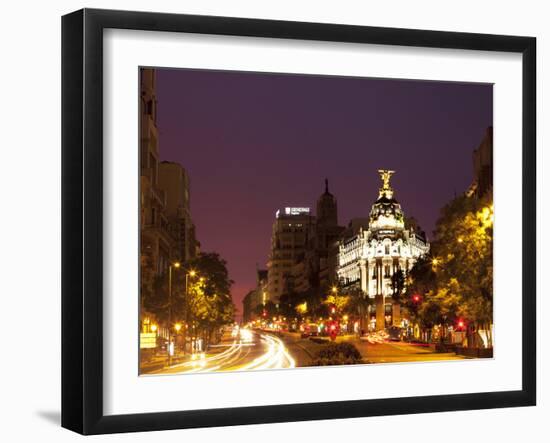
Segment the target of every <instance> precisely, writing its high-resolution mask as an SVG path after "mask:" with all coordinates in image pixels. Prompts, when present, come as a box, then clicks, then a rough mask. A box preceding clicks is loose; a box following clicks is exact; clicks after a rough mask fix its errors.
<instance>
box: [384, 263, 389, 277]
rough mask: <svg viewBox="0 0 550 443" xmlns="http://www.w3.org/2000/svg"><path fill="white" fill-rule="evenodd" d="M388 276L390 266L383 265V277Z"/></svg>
mask: <svg viewBox="0 0 550 443" xmlns="http://www.w3.org/2000/svg"><path fill="white" fill-rule="evenodd" d="M389 276H390V266H389V265H385V266H384V277H386V278H388V277H389Z"/></svg>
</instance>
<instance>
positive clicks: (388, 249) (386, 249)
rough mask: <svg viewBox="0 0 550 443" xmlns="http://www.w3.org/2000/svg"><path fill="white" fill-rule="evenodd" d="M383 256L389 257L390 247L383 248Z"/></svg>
mask: <svg viewBox="0 0 550 443" xmlns="http://www.w3.org/2000/svg"><path fill="white" fill-rule="evenodd" d="M385 254H386V255H390V246H389V245H386V247H385Z"/></svg>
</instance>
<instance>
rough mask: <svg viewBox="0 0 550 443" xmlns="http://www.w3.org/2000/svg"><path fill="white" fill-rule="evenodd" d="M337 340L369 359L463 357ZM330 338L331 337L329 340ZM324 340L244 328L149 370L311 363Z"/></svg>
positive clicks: (410, 347) (395, 345) (407, 346)
mask: <svg viewBox="0 0 550 443" xmlns="http://www.w3.org/2000/svg"><path fill="white" fill-rule="evenodd" d="M336 341H337V342H343V341H345V342H349V343H352V344H353V345H354V346H355V347H356V348H357V349H358V350H359V352H360V353H361V355H362V356H363V360H364V362H366V363H398V362H418V361H437V360H458V359H463V358H464V357H462V356H458V355H456V354H454V353H438V352H435V351H434V350H433V349H432V348H430V347H427V346H425V345H418V344H411V343H404V342H390V341H385V342H381V343H369V342H367V341H366V340H360V339H358V338H357V337H355V336H344V337H338V338H337V340H336ZM327 342H328V341H327ZM325 346H326V345H324V344H318V343H314V342H312V341H311V340H309V339H307V338H306V339H302V338H301V337H300V335H299V334H295V333H294V334H290V333H284V334H281V335H280V336H276V335H274V334H271V333H269V332H264V331H252V330H248V329H246V330H241V332H240V334H239V335H238V336H237V337H232V336H231V335H230V334H226V335H225V336H224V337H223V339H222V341H221V342H220V343H219V344H218V345H214V346H211V348H210V350H209V352H208V353H207V354H196V355H195V356H194V357H193V358H192V359H191V358H189V359H188V360H186V361H184V362H180V363H177V364H174V365H172V366H170V367H164V368H162V369H156V370H153V371H144V372H147V375H153V374H182V373H203V372H218V371H255V370H262V369H282V368H294V367H300V366H309V365H310V363H311V360H312V358H314V357H315V355H316V353H317V352H318V351H319V350H320V349H322V348H323V347H325Z"/></svg>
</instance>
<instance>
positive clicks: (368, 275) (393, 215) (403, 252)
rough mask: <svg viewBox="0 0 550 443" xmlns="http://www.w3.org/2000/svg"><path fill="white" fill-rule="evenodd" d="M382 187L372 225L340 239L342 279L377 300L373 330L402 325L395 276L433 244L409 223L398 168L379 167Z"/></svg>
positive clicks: (362, 225) (360, 225)
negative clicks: (396, 184)
mask: <svg viewBox="0 0 550 443" xmlns="http://www.w3.org/2000/svg"><path fill="white" fill-rule="evenodd" d="M378 172H379V173H380V177H381V179H382V187H381V188H380V189H379V193H378V199H377V200H376V201H375V202H374V204H373V205H372V208H371V211H370V216H369V219H368V225H367V226H365V224H366V223H358V226H355V227H354V228H352V229H350V230H348V232H347V235H345V236H344V237H343V238H342V239H341V240H340V242H339V248H338V269H337V273H338V278H339V280H340V282H341V283H342V284H343V285H345V286H355V287H357V288H360V289H361V290H362V291H363V293H365V294H366V295H368V296H369V297H370V298H373V299H375V303H374V305H373V306H371V307H370V308H369V323H368V328H369V330H382V329H384V328H386V327H389V326H401V323H402V320H401V315H400V307H399V305H397V304H394V303H393V302H392V297H391V296H392V292H393V288H392V276H393V275H394V274H395V273H396V272H398V271H403V272H404V273H406V272H408V271H409V270H410V269H411V267H412V266H413V264H414V262H415V261H416V260H417V259H418V258H419V257H421V256H423V255H425V254H427V253H428V251H429V249H430V245H429V243H428V242H427V240H426V238H425V236H424V234H423V233H422V232H417V231H415V229H414V227H413V226H412V224H411V225H410V226H407V223H406V222H405V215H404V213H403V210H402V209H401V205H400V204H399V203H398V202H397V200H396V199H395V198H394V196H393V194H394V191H393V189H392V188H391V186H390V178H391V176H392V174H394V171H389V170H379V171H378Z"/></svg>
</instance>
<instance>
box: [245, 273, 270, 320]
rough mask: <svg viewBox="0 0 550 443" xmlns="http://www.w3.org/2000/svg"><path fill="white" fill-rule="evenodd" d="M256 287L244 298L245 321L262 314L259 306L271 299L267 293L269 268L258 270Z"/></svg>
mask: <svg viewBox="0 0 550 443" xmlns="http://www.w3.org/2000/svg"><path fill="white" fill-rule="evenodd" d="M256 279H257V281H256V287H255V288H254V289H252V290H251V291H249V292H248V293H247V294H246V295H245V297H244V299H243V322H244V323H248V322H249V321H252V320H255V319H256V318H258V317H259V316H260V315H259V314H258V312H259V308H258V307H259V306H265V304H266V303H267V301H268V300H269V298H268V294H267V270H265V269H258V270H257V271H256Z"/></svg>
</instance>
